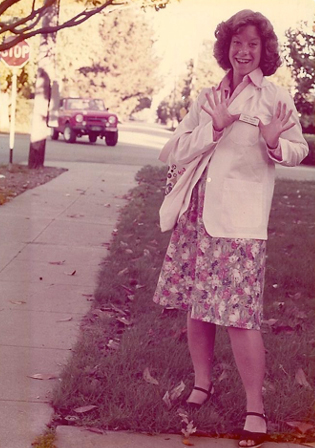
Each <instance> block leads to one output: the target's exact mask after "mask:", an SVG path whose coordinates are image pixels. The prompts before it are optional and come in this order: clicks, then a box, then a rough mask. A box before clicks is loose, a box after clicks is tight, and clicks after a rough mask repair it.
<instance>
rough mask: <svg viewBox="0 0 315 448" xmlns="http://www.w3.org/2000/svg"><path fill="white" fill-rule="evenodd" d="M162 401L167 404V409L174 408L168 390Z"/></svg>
mask: <svg viewBox="0 0 315 448" xmlns="http://www.w3.org/2000/svg"><path fill="white" fill-rule="evenodd" d="M162 400H163V401H164V403H165V404H166V407H167V409H171V408H172V403H171V400H170V393H169V391H168V390H167V391H166V392H165V394H164V397H163V398H162Z"/></svg>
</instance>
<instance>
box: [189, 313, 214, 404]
mask: <svg viewBox="0 0 315 448" xmlns="http://www.w3.org/2000/svg"><path fill="white" fill-rule="evenodd" d="M215 330H216V326H215V325H214V324H211V323H208V322H202V321H200V320H196V319H192V318H191V317H190V313H188V316H187V336H188V347H189V352H190V356H191V359H192V363H193V366H194V371H195V386H199V387H202V388H203V389H206V390H209V387H210V383H211V373H212V364H213V351H214V341H215ZM206 398H207V397H206V396H205V394H204V393H203V392H200V391H196V390H193V391H192V393H191V394H190V396H189V398H188V400H187V402H193V403H200V404H201V403H203V402H204V401H205V399H206Z"/></svg>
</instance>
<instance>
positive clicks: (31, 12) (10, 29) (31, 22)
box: [0, 0, 171, 51]
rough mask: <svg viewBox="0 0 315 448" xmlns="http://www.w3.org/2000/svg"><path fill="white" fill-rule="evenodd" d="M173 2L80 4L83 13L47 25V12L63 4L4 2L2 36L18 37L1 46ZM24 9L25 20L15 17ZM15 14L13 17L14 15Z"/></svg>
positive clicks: (82, 0)
mask: <svg viewBox="0 0 315 448" xmlns="http://www.w3.org/2000/svg"><path fill="white" fill-rule="evenodd" d="M170 1H171V0H103V1H102V0H77V1H76V3H78V4H81V5H82V10H81V11H79V12H77V13H75V14H74V15H73V16H72V17H70V18H69V19H67V20H65V21H64V22H61V23H58V24H47V23H44V22H43V20H42V19H43V18H44V16H45V13H46V12H47V9H48V8H50V7H52V6H57V7H58V8H59V4H60V0H45V1H43V0H32V1H30V0H28V1H27V2H25V1H24V0H4V1H2V2H1V3H0V17H1V19H0V36H1V35H2V36H3V38H5V37H7V36H8V35H10V36H14V39H12V41H11V42H4V41H3V42H2V43H0V51H3V50H7V49H8V48H11V47H13V46H14V45H16V44H17V43H18V42H21V41H22V40H25V39H29V38H30V37H33V36H36V35H38V34H49V33H56V32H57V31H59V30H61V29H63V28H70V27H74V26H77V25H80V24H81V23H83V22H85V21H86V20H88V19H89V18H90V17H93V16H94V15H95V14H99V13H101V12H102V11H104V10H106V12H111V11H114V10H116V9H117V8H121V7H132V6H139V5H140V6H141V7H143V8H145V7H155V9H157V10H158V9H160V8H164V7H165V6H166V5H167V4H168V3H169V2H170ZM17 6H21V7H23V9H24V11H25V14H24V16H23V17H17V16H15V15H14V8H16V7H17ZM12 12H13V13H12Z"/></svg>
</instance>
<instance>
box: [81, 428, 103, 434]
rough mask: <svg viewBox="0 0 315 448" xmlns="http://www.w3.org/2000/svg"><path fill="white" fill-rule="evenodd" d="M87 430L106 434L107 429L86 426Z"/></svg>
mask: <svg viewBox="0 0 315 448" xmlns="http://www.w3.org/2000/svg"><path fill="white" fill-rule="evenodd" d="M84 430H85V431H90V432H95V433H96V434H106V431H104V430H103V429H98V428H84Z"/></svg>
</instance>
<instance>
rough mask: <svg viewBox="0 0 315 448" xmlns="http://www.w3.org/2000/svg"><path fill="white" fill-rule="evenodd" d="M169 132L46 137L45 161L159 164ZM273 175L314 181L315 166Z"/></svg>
mask: <svg viewBox="0 0 315 448" xmlns="http://www.w3.org/2000/svg"><path fill="white" fill-rule="evenodd" d="M170 135H171V132H169V131H167V130H166V129H165V128H164V127H162V126H159V125H157V124H146V123H137V122H129V123H124V124H122V125H120V127H119V141H118V144H117V146H115V147H109V146H106V145H105V143H104V140H100V139H98V140H97V142H96V143H95V144H91V143H89V141H88V138H87V137H83V138H80V139H78V140H77V142H76V143H74V144H69V143H66V142H65V141H64V140H63V137H62V136H60V138H59V140H57V141H53V140H51V139H50V137H49V138H48V139H47V143H46V153H45V163H46V164H48V163H49V164H50V165H54V162H56V164H55V166H58V162H85V163H102V164H107V165H108V164H112V165H128V166H144V165H156V166H162V163H161V162H159V160H158V159H157V158H158V155H159V152H160V150H161V148H162V147H163V145H164V144H165V143H166V141H167V140H168V139H169V137H170ZM28 151H29V135H18V134H17V135H16V136H15V145H14V152H13V162H14V163H25V162H27V160H28ZM8 162H9V136H8V135H6V134H0V164H6V163H8ZM276 170H277V177H278V178H285V179H294V180H307V181H315V169H314V168H313V167H308V166H303V165H301V166H299V167H294V168H287V167H282V166H279V165H277V166H276Z"/></svg>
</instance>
